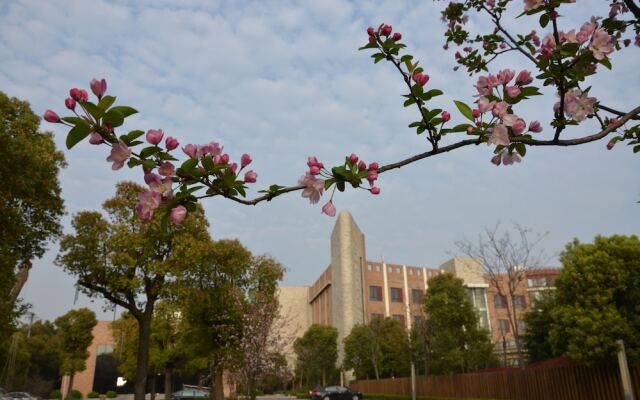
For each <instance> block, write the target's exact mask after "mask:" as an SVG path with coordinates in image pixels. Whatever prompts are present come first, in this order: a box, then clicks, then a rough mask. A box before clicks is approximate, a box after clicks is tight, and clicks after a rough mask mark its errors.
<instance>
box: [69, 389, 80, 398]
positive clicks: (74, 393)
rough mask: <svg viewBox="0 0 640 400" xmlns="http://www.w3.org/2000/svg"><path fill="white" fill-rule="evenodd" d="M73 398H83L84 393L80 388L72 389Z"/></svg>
mask: <svg viewBox="0 0 640 400" xmlns="http://www.w3.org/2000/svg"><path fill="white" fill-rule="evenodd" d="M71 398H72V399H82V393H80V391H79V390H72V391H71Z"/></svg>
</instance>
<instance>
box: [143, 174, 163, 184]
mask: <svg viewBox="0 0 640 400" xmlns="http://www.w3.org/2000/svg"><path fill="white" fill-rule="evenodd" d="M161 181H162V178H161V177H160V175H158V174H154V173H153V172H147V173H145V174H144V183H146V184H147V185H151V184H152V183H159V182H161Z"/></svg>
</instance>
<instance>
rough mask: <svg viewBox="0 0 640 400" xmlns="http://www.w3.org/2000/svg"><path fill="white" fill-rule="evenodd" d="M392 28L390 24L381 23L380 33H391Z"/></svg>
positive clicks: (384, 34) (387, 34) (386, 34)
mask: <svg viewBox="0 0 640 400" xmlns="http://www.w3.org/2000/svg"><path fill="white" fill-rule="evenodd" d="M392 30H393V28H392V27H391V25H386V24H385V25H382V28H381V29H380V34H381V35H382V36H389V35H391V31H392Z"/></svg>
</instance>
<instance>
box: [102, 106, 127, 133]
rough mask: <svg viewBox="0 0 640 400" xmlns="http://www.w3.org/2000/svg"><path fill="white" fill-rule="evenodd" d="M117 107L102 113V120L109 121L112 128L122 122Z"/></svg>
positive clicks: (121, 116)
mask: <svg viewBox="0 0 640 400" xmlns="http://www.w3.org/2000/svg"><path fill="white" fill-rule="evenodd" d="M116 108H117V107H113V108H112V109H110V110H109V111H107V113H106V114H105V115H104V118H103V121H107V122H110V123H111V126H113V127H114V128H115V127H116V126H120V125H122V124H123V123H124V116H123V115H122V113H120V111H118V110H116Z"/></svg>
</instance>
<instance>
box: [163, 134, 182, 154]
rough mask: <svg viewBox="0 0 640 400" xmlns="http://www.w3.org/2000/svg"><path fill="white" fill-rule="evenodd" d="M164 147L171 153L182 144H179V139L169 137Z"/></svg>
mask: <svg viewBox="0 0 640 400" xmlns="http://www.w3.org/2000/svg"><path fill="white" fill-rule="evenodd" d="M164 145H165V146H166V147H167V150H169V151H171V150H174V149H176V148H178V146H179V145H180V143H178V139H176V138H174V137H172V136H168V137H167V138H166V139H165V141H164Z"/></svg>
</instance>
